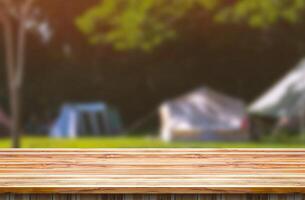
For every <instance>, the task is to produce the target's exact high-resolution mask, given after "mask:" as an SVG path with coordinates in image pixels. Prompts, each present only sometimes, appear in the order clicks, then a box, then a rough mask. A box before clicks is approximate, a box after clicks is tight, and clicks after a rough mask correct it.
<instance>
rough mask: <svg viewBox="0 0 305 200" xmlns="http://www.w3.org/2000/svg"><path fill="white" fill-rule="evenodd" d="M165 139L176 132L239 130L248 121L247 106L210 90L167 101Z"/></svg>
mask: <svg viewBox="0 0 305 200" xmlns="http://www.w3.org/2000/svg"><path fill="white" fill-rule="evenodd" d="M160 113H161V118H162V137H163V139H164V140H170V138H171V136H170V135H171V134H173V132H174V131H198V132H218V131H235V130H239V129H240V128H241V126H242V123H243V122H244V119H245V115H246V114H245V113H246V112H245V105H244V103H243V102H242V101H241V100H239V99H235V98H232V97H228V96H226V95H224V94H220V93H218V92H215V91H213V90H211V89H209V88H207V87H202V88H199V89H197V90H195V91H193V92H191V93H189V94H187V95H184V96H182V97H179V98H177V99H174V100H172V101H168V102H165V103H164V104H163V105H162V106H161V108H160Z"/></svg>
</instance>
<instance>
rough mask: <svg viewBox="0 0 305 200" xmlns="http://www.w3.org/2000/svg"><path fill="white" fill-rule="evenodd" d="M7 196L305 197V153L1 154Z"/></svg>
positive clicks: (1, 186) (1, 184)
mask: <svg viewBox="0 0 305 200" xmlns="http://www.w3.org/2000/svg"><path fill="white" fill-rule="evenodd" d="M0 193H37V194H38V193H40V194H42V193H45V194H52V193H57V194H59V193H67V194H68V193H70V194H74V193H80V194H81V193H84V194H90V193H91V194H108V195H109V194H143V193H145V194H185V195H186V194H239V195H240V194H248V193H252V194H264V193H268V194H283V193H305V149H1V150H0ZM91 197H92V198H95V197H94V196H91ZM100 197H101V196H100ZM138 197H139V196H138ZM154 197H156V196H154ZM171 197H172V196H171ZM180 197H181V196H180ZM185 197H186V198H187V197H188V196H187V195H186V196H185ZM193 197H194V196H193ZM197 197H198V196H197ZM197 197H196V198H197ZM231 197H232V196H231ZM33 198H34V197H33ZM33 198H31V199H33ZM44 198H45V199H46V198H51V197H50V196H44ZM52 198H53V196H52ZM52 198H51V199H52ZM60 198H63V197H60ZM126 198H128V196H126ZM158 198H159V197H158ZM162 198H165V199H166V198H169V196H162ZM198 198H199V197H198ZM53 200H54V198H53Z"/></svg>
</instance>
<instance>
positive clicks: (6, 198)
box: [0, 194, 305, 200]
mask: <svg viewBox="0 0 305 200" xmlns="http://www.w3.org/2000/svg"><path fill="white" fill-rule="evenodd" d="M0 200H305V195H303V194H280V195H278V194H163V195H155V194H127V195H124V194H108V195H107V194H3V195H1V194H0Z"/></svg>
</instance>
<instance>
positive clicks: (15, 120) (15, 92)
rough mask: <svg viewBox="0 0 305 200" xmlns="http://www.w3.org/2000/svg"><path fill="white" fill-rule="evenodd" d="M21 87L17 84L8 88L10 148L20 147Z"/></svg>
mask: <svg viewBox="0 0 305 200" xmlns="http://www.w3.org/2000/svg"><path fill="white" fill-rule="evenodd" d="M20 99H21V88H20V87H18V86H14V85H13V86H12V87H11V88H10V110H11V130H10V132H11V138H12V148H19V147H20V133H21V121H20V113H21V110H20V109H21V105H20Z"/></svg>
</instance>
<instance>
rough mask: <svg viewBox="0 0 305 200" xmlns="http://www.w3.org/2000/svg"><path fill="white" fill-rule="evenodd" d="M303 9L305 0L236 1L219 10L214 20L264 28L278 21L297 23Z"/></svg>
mask: <svg viewBox="0 0 305 200" xmlns="http://www.w3.org/2000/svg"><path fill="white" fill-rule="evenodd" d="M224 1H225V0H223V2H224ZM304 7H305V0H237V1H236V2H235V3H231V4H226V5H225V6H223V7H222V8H221V9H219V10H218V13H217V14H216V20H217V21H220V22H230V21H231V22H244V23H246V24H248V25H249V26H251V27H254V28H265V27H268V26H271V25H274V24H275V23H277V22H279V21H287V22H290V23H295V22H297V21H298V20H299V19H300V16H301V14H302V13H301V12H302V11H303V10H304Z"/></svg>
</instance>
